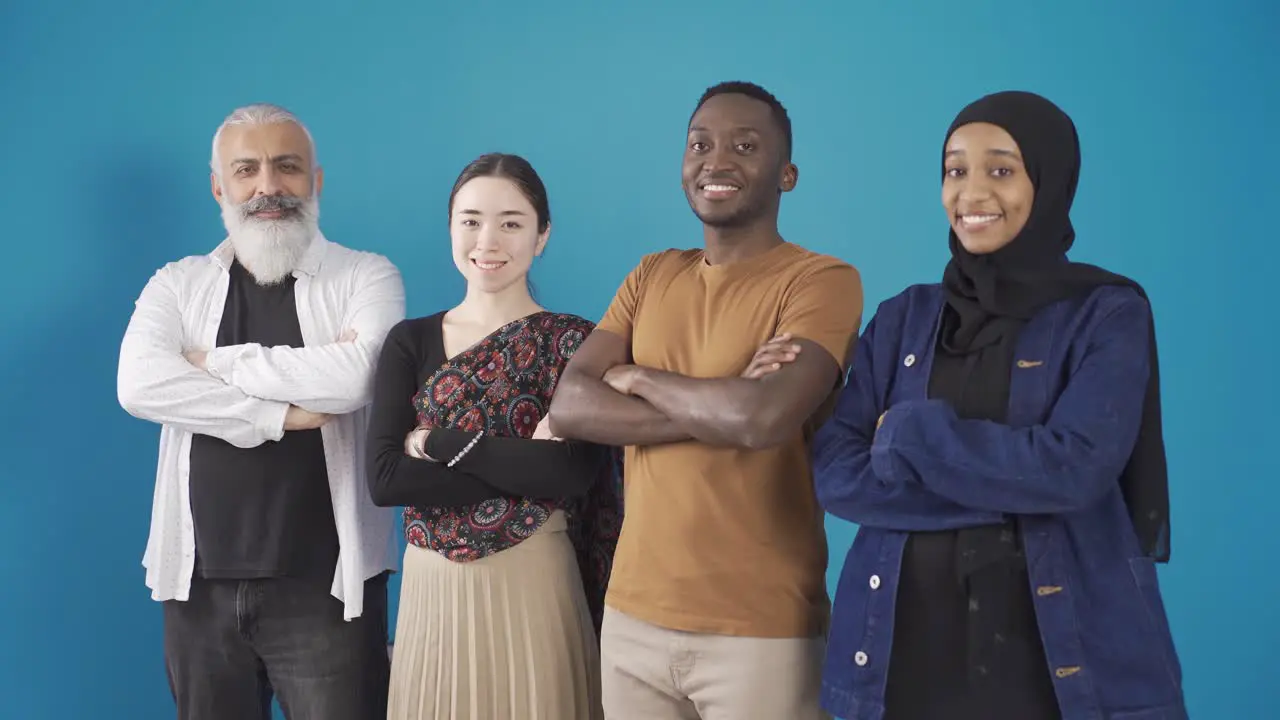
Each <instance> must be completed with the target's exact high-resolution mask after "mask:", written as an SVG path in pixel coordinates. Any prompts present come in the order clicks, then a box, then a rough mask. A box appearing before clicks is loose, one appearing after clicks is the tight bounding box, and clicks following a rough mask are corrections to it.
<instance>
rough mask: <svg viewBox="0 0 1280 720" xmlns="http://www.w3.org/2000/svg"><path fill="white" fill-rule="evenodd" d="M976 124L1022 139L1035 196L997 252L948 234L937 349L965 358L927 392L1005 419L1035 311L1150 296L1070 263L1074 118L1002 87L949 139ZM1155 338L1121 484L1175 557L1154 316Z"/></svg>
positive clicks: (972, 412) (1145, 540)
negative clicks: (1021, 336)
mask: <svg viewBox="0 0 1280 720" xmlns="http://www.w3.org/2000/svg"><path fill="white" fill-rule="evenodd" d="M978 122H982V123H990V124H993V125H997V126H999V127H1001V128H1003V129H1004V130H1005V131H1006V132H1008V133H1009V135H1010V136H1012V137H1013V139H1014V141H1015V142H1017V144H1018V148H1019V150H1020V151H1021V153H1022V158H1023V163H1024V164H1025V166H1026V170H1027V173H1028V174H1029V175H1030V179H1031V183H1032V185H1033V186H1034V187H1035V198H1034V201H1033V203H1032V208H1031V215H1030V217H1029V218H1028V219H1027V224H1026V225H1025V226H1024V227H1023V228H1022V230H1021V231H1020V232H1019V233H1018V235H1017V236H1016V237H1015V238H1014V239H1013V241H1012V242H1010V243H1009V244H1008V245H1006V246H1004V247H1002V248H1000V249H999V250H996V251H995V252H992V253H989V254H984V255H974V254H972V253H970V252H968V251H967V250H965V249H964V247H963V246H962V245H961V244H960V239H959V238H957V237H956V234H955V232H954V231H952V232H951V234H950V244H951V261H950V262H949V263H947V267H946V270H945V271H944V272H943V278H942V284H943V288H944V293H945V297H946V307H945V308H944V312H943V317H942V325H941V328H940V334H939V343H938V350H939V351H940V352H941V353H944V354H946V355H950V356H952V357H953V358H957V357H963V361H962V362H946V363H943V364H942V365H943V366H944V367H946V368H949V369H945V370H943V371H942V372H941V373H936V376H935V377H934V378H931V381H930V394H931V395H934V394H936V395H937V396H939V397H943V398H945V399H947V400H948V401H950V402H951V404H952V405H953V406H954V407H955V409H956V412H957V414H959V415H960V416H962V417H974V418H983V419H989V420H994V421H997V422H999V421H1003V419H1004V417H1005V414H1006V412H1007V408H1008V403H1009V382H1010V374H1011V371H1012V368H1013V354H1014V344H1015V342H1016V340H1017V336H1018V333H1019V331H1020V330H1021V328H1022V326H1023V325H1024V324H1025V323H1026V321H1028V320H1030V319H1031V318H1032V317H1033V316H1034V315H1035V314H1036V312H1038V311H1039V310H1040V309H1041V308H1043V307H1045V306H1047V305H1050V304H1052V303H1055V302H1058V301H1061V300H1067V299H1069V298H1075V297H1081V296H1084V295H1086V294H1088V293H1089V292H1090V291H1092V290H1093V289H1094V288H1097V287H1098V286H1101V285H1122V286H1126V287H1131V288H1133V289H1134V290H1136V291H1137V292H1138V293H1139V294H1141V295H1142V297H1143V298H1144V299H1145V298H1146V292H1145V291H1144V290H1143V289H1142V287H1141V286H1140V285H1139V284H1138V283H1136V282H1134V281H1133V280H1131V279H1129V278H1127V277H1124V276H1122V275H1117V274H1115V273H1111V272H1108V271H1106V270H1103V269H1101V268H1098V267H1095V266H1093V265H1086V264H1083V263H1075V262H1071V261H1069V260H1068V259H1067V251H1068V250H1069V249H1070V248H1071V246H1072V244H1073V243H1074V242H1075V229H1074V228H1073V227H1072V225H1071V217H1070V212H1071V204H1072V202H1073V200H1074V199H1075V193H1076V184H1077V182H1078V180H1079V178H1080V141H1079V137H1078V135H1077V134H1076V128H1075V124H1074V123H1073V122H1072V121H1071V118H1070V117H1068V116H1067V114H1066V113H1064V112H1063V111H1062V110H1060V109H1059V108H1058V107H1057V106H1056V105H1054V104H1053V103H1051V102H1049V101H1048V100H1046V99H1045V98H1043V97H1040V96H1039V95H1035V94H1033V93H1028V92H1018V91H1007V92H999V93H995V94H993V95H988V96H986V97H983V98H981V99H979V100H977V101H975V102H973V103H972V104H970V105H969V106H968V107H966V108H965V109H964V110H962V111H961V112H960V114H959V115H958V116H956V119H955V120H954V121H952V123H951V127H950V128H949V129H948V130H947V140H948V141H949V140H950V139H951V135H952V133H954V132H955V130H956V129H957V128H959V127H960V126H962V125H967V124H970V123H978ZM944 153H945V143H944ZM944 165H945V160H944ZM1150 342H1151V344H1150V347H1151V351H1150V352H1151V358H1150V366H1151V375H1150V378H1149V380H1148V383H1147V393H1146V399H1145V402H1144V405H1143V412H1142V423H1141V427H1140V430H1139V433H1138V441H1137V444H1136V446H1135V447H1134V450H1133V454H1132V455H1131V456H1130V458H1129V462H1128V464H1127V465H1126V467H1125V469H1124V471H1123V473H1122V475H1121V477H1120V486H1121V488H1122V490H1123V493H1124V499H1125V502H1126V504H1127V506H1128V509H1129V515H1130V517H1131V518H1132V520H1133V524H1134V529H1135V531H1136V533H1137V536H1138V540H1139V543H1140V545H1141V547H1142V550H1143V552H1144V553H1146V554H1147V555H1149V556H1150V557H1152V558H1153V559H1155V560H1156V561H1157V562H1168V560H1169V551H1170V548H1169V545H1170V527H1169V487H1168V470H1167V466H1166V461H1165V450H1164V439H1163V432H1162V429H1161V412H1160V376H1159V365H1158V358H1157V352H1156V341H1155V323H1154V320H1153V321H1152V323H1151V341H1150ZM939 369H942V368H939ZM973 540H978V539H977V538H973Z"/></svg>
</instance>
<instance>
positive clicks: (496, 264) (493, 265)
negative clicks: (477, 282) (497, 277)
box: [471, 260, 506, 270]
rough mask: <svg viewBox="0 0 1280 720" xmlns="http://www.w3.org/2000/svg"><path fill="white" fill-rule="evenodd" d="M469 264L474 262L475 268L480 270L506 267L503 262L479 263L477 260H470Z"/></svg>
mask: <svg viewBox="0 0 1280 720" xmlns="http://www.w3.org/2000/svg"><path fill="white" fill-rule="evenodd" d="M471 262H474V263H475V264H476V267H478V268H480V269H481V270H497V269H498V268H500V267H502V266H503V265H506V263H504V262H480V261H479V260H472V261H471Z"/></svg>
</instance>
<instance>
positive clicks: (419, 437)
mask: <svg viewBox="0 0 1280 720" xmlns="http://www.w3.org/2000/svg"><path fill="white" fill-rule="evenodd" d="M430 434H431V428H429V427H424V426H421V425H419V426H418V427H416V428H414V429H413V431H412V432H410V433H409V448H410V450H411V452H410V456H411V457H414V458H417V459H419V460H430V461H431V462H436V459H435V458H433V457H431V456H430V455H428V454H427V436H429V435H430Z"/></svg>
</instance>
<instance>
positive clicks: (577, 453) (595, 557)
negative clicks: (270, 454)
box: [369, 155, 621, 720]
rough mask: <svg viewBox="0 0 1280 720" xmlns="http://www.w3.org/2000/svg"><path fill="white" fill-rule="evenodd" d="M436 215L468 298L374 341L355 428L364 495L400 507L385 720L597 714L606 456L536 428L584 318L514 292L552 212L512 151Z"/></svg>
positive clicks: (576, 718)
mask: <svg viewBox="0 0 1280 720" xmlns="http://www.w3.org/2000/svg"><path fill="white" fill-rule="evenodd" d="M449 223H450V224H449V230H450V235H451V237H452V240H453V259H454V263H455V264H456V265H457V267H458V270H459V271H460V272H461V273H462V274H463V276H464V277H465V278H466V279H467V294H466V297H465V298H464V299H463V301H462V303H461V304H459V305H458V306H457V307H455V308H453V309H452V310H449V311H447V312H441V313H437V314H435V315H431V316H429V317H424V318H417V319H411V320H405V321H404V322H402V323H400V324H399V325H397V326H396V327H395V328H394V329H393V330H391V332H390V333H389V334H388V336H387V339H386V343H385V345H384V346H383V350H382V356H381V358H380V360H379V363H378V370H377V376H376V380H375V389H374V401H373V408H372V417H371V421H370V428H369V445H370V447H369V452H370V457H371V467H370V491H371V494H372V497H373V501H374V503H376V504H378V505H381V506H394V505H405V506H407V507H406V510H405V533H406V536H407V538H408V542H409V545H408V547H407V548H406V551H405V558H404V576H403V580H402V584H401V591H400V611H399V621H398V624H397V627H396V643H395V652H394V653H393V657H392V668H391V689H390V701H389V711H388V717H389V718H392V719H393V720H436V719H439V720H445V719H446V718H447V719H449V720H594V719H595V718H599V717H601V716H602V711H601V709H600V707H601V706H600V689H599V684H600V676H599V651H598V644H597V629H598V626H599V625H598V624H599V618H600V613H601V611H602V606H603V598H604V589H605V585H606V584H607V579H608V572H609V567H610V564H611V561H612V553H613V547H614V545H615V544H616V539H617V530H618V528H619V527H620V523H621V517H620V509H621V508H620V505H619V502H620V500H619V498H620V497H621V489H620V487H619V485H618V483H619V482H620V475H619V474H618V467H619V465H618V462H619V457H618V455H617V454H616V453H614V452H613V450H612V449H609V448H604V447H600V446H594V445H590V444H581V443H573V442H560V441H559V440H557V439H555V438H552V437H550V435H549V433H548V432H547V431H546V423H545V422H544V421H543V418H544V416H545V414H546V412H547V408H548V407H549V406H550V404H551V397H552V394H553V393H554V392H555V387H556V382H557V380H558V379H559V377H560V373H561V371H562V370H563V369H564V366H565V363H566V362H568V360H569V358H570V357H571V356H572V355H573V353H574V351H575V350H576V349H577V348H578V346H579V345H580V344H581V343H582V341H583V339H584V338H585V337H586V336H587V334H589V333H590V332H591V330H592V328H593V326H592V324H591V323H590V322H588V321H586V320H584V319H582V318H580V317H577V316H574V315H566V314H562V313H555V312H550V311H547V310H544V309H543V308H541V307H540V306H539V305H538V304H537V302H535V301H534V299H533V297H532V296H531V294H530V292H529V286H528V281H527V276H528V272H529V267H530V264H531V263H532V262H533V259H534V258H535V257H537V256H538V255H541V254H542V251H543V249H544V248H545V247H546V244H547V238H548V236H549V234H550V230H551V213H550V208H549V206H548V204H547V193H546V190H545V188H544V187H543V184H542V181H541V180H540V179H539V177H538V175H537V173H536V172H534V170H533V168H532V167H531V166H530V165H529V163H528V162H526V161H525V160H524V159H522V158H520V157H518V156H514V155H485V156H482V157H480V158H479V159H477V160H475V161H474V162H472V163H471V164H470V165H468V166H467V167H466V169H464V170H463V171H462V174H461V175H460V176H459V177H458V180H457V182H456V183H455V184H454V188H453V192H452V194H451V195H450V198H449ZM593 615H594V620H595V627H593Z"/></svg>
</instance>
